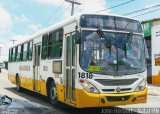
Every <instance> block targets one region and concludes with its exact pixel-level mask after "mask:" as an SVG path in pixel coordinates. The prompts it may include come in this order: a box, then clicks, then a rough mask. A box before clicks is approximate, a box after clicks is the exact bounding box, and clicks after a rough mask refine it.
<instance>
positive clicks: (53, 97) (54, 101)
mask: <svg viewBox="0 0 160 114" xmlns="http://www.w3.org/2000/svg"><path fill="white" fill-rule="evenodd" d="M48 95H49V99H50V102H51V104H52V105H57V104H58V100H57V89H56V85H55V83H54V82H51V84H50V88H49V94H48Z"/></svg>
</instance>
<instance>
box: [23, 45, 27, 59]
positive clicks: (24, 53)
mask: <svg viewBox="0 0 160 114" xmlns="http://www.w3.org/2000/svg"><path fill="white" fill-rule="evenodd" d="M27 47H28V46H27V43H25V44H24V45H23V61H26V60H27Z"/></svg>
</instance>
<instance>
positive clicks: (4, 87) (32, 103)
mask: <svg viewBox="0 0 160 114" xmlns="http://www.w3.org/2000/svg"><path fill="white" fill-rule="evenodd" d="M3 95H7V96H9V97H11V98H12V103H11V104H9V105H3V106H0V114H112V113H116V114H121V113H123V114H151V113H154V114H160V87H155V86H152V85H149V94H148V101H147V103H146V104H135V105H125V106H118V107H103V108H85V109H76V108H73V107H70V106H67V105H64V104H61V103H60V104H59V105H58V106H52V105H51V104H50V103H49V101H48V99H47V98H46V97H45V96H42V95H40V94H37V93H35V92H31V91H28V90H25V89H23V90H22V91H21V92H17V91H16V88H15V85H13V84H11V83H10V82H9V80H8V78H7V72H6V71H3V72H2V73H0V97H1V96H3ZM7 100H8V99H7V98H6V101H7ZM8 102H9V100H8Z"/></svg>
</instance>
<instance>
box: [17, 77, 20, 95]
mask: <svg viewBox="0 0 160 114" xmlns="http://www.w3.org/2000/svg"><path fill="white" fill-rule="evenodd" d="M16 90H17V91H18V92H20V91H21V86H20V81H19V77H18V76H16Z"/></svg>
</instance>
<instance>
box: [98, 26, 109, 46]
mask: <svg viewBox="0 0 160 114" xmlns="http://www.w3.org/2000/svg"><path fill="white" fill-rule="evenodd" d="M97 34H98V36H99V38H100V39H101V40H102V42H103V43H104V45H105V46H106V48H110V47H111V45H110V41H109V40H106V38H105V34H104V32H103V31H102V30H101V29H97Z"/></svg>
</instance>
